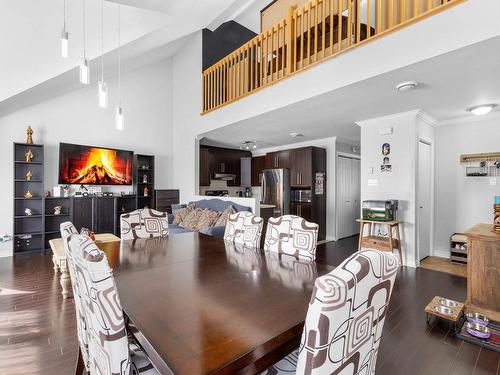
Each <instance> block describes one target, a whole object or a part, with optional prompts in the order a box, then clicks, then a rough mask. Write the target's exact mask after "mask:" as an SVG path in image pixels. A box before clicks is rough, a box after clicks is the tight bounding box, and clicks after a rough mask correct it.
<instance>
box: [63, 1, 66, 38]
mask: <svg viewBox="0 0 500 375" xmlns="http://www.w3.org/2000/svg"><path fill="white" fill-rule="evenodd" d="M63 30H64V31H66V0H64V5H63Z"/></svg>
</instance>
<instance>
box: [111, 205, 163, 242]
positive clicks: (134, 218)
mask: <svg viewBox="0 0 500 375" xmlns="http://www.w3.org/2000/svg"><path fill="white" fill-rule="evenodd" d="M120 233H121V239H122V240H133V239H136V238H151V237H164V236H167V235H168V216H167V213H166V212H160V211H156V210H153V209H151V208H143V209H138V210H135V211H133V212H130V213H126V214H122V215H120Z"/></svg>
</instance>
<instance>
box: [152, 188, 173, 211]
mask: <svg viewBox="0 0 500 375" xmlns="http://www.w3.org/2000/svg"><path fill="white" fill-rule="evenodd" d="M178 203H179V190H175V189H160V190H155V207H156V210H157V211H160V212H167V213H169V214H171V213H172V205H173V204H178Z"/></svg>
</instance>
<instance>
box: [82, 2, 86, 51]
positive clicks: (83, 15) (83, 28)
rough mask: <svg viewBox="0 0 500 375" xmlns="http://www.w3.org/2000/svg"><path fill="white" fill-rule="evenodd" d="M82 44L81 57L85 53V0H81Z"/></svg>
mask: <svg viewBox="0 0 500 375" xmlns="http://www.w3.org/2000/svg"><path fill="white" fill-rule="evenodd" d="M82 44H83V58H84V59H85V58H86V55H85V0H82Z"/></svg>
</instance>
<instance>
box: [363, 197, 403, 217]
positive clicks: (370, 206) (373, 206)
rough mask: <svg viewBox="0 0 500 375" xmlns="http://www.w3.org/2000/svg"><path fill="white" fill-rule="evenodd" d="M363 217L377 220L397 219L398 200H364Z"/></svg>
mask: <svg viewBox="0 0 500 375" xmlns="http://www.w3.org/2000/svg"><path fill="white" fill-rule="evenodd" d="M362 207H363V219H364V220H377V221H392V220H396V211H397V210H398V201H397V200H386V201H363V206H362Z"/></svg>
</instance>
